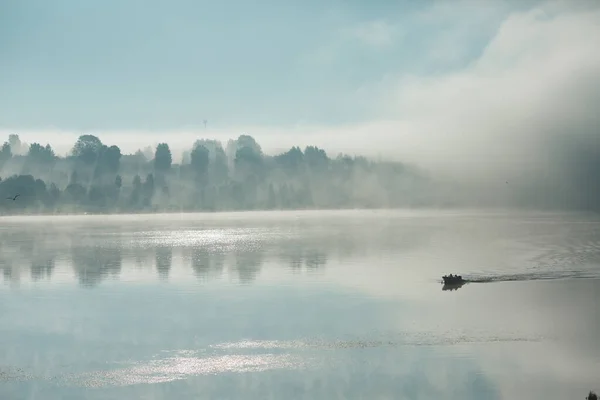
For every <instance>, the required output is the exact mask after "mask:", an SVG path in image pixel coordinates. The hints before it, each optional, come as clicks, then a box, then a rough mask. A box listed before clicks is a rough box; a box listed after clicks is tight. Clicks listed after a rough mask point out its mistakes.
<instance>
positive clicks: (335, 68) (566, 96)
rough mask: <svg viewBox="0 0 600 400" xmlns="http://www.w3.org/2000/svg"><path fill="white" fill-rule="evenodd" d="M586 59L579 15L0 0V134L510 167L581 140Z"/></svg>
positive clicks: (590, 23) (599, 28)
mask: <svg viewBox="0 0 600 400" xmlns="http://www.w3.org/2000/svg"><path fill="white" fill-rule="evenodd" d="M598 48H600V3H597V2H595V1H591V0H590V1H587V0H569V1H567V0H550V1H546V0H536V1H534V0H521V1H516V0H514V1H513V0H494V1H491V0H490V1H484V0H480V1H467V0H455V1H441V0H440V1H435V0H424V1H415V0H413V1H409V0H397V1H383V0H371V1H368V2H367V1H359V0H345V1H343V0H304V1H291V0H290V1H275V0H264V1H259V2H248V1H242V0H220V1H218V2H217V1H213V2H209V1H201V0H196V1H192V0H177V1H175V0H172V1H166V0H165V1H163V0H154V1H141V0H105V1H102V2H98V1H91V0H55V1H52V2H49V1H46V0H20V1H14V0H0V71H1V73H0V136H2V135H4V136H7V135H8V134H9V133H18V134H20V135H21V137H22V138H24V139H25V140H26V141H28V142H32V141H39V142H44V143H45V142H50V143H51V144H52V145H53V146H55V147H56V148H57V150H58V151H67V150H68V149H69V148H70V146H71V145H72V143H73V142H74V140H75V138H76V137H77V136H78V135H80V134H83V133H92V134H96V135H98V136H99V137H100V138H101V139H102V140H103V141H105V142H110V143H115V144H118V145H120V146H121V147H122V148H123V150H124V151H125V152H127V151H135V149H136V148H139V147H141V146H145V145H147V144H156V143H158V142H160V141H165V140H166V141H167V142H169V143H170V144H171V143H172V147H177V146H178V145H181V146H183V148H185V147H189V146H190V145H191V143H193V140H194V139H195V138H197V137H214V138H218V139H222V140H226V139H227V138H230V137H237V136H238V135H239V134H242V133H247V134H250V135H252V136H254V137H255V138H257V140H259V142H261V144H263V147H265V149H266V150H267V151H269V150H271V151H276V150H284V149H286V148H289V147H290V146H291V145H295V144H298V145H301V146H304V145H309V144H314V145H318V146H320V147H324V148H325V149H327V150H329V151H330V152H334V154H335V153H336V152H338V151H344V152H349V153H351V154H356V153H364V154H365V155H375V154H377V155H380V156H381V155H383V156H384V157H400V158H404V159H408V160H409V161H414V162H421V163H424V164H428V165H430V166H438V167H439V166H444V167H446V166H447V165H448V163H452V165H453V166H456V167H457V168H458V169H457V171H458V170H461V171H464V170H467V169H472V168H473V166H474V165H476V166H478V168H479V169H481V170H486V168H487V169H489V170H491V169H497V168H498V167H499V166H502V168H513V169H515V170H516V169H521V168H523V166H524V164H527V163H529V164H532V165H533V164H535V165H538V166H539V165H542V164H543V163H541V161H543V160H544V157H545V156H544V154H545V153H544V152H543V151H538V152H537V153H536V154H535V155H532V154H531V153H532V149H536V148H540V146H541V142H540V141H547V139H548V138H549V137H553V135H554V136H555V135H557V134H558V133H561V134H564V133H565V132H567V131H568V134H569V135H575V134H576V133H586V134H590V132H593V131H594V129H595V130H596V131H597V126H598V123H599V122H600V120H599V119H598V115H597V114H598V113H597V106H598V101H599V100H600V95H599V91H598V88H600V53H598V51H597V49H598ZM204 120H207V121H208V123H207V127H206V128H205V127H204V125H203V121H204ZM544 143H545V142H544ZM61 146H62V147H61Z"/></svg>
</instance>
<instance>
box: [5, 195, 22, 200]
mask: <svg viewBox="0 0 600 400" xmlns="http://www.w3.org/2000/svg"><path fill="white" fill-rule="evenodd" d="M19 196H20V194H17V195H16V196H15V197H7V198H6V199H7V200H12V201H15V200H16V199H17V197H19Z"/></svg>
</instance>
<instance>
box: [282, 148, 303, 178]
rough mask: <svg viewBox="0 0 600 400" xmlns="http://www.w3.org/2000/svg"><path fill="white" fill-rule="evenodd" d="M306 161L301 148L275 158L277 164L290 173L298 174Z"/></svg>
mask: <svg viewBox="0 0 600 400" xmlns="http://www.w3.org/2000/svg"><path fill="white" fill-rule="evenodd" d="M303 161H304V154H302V150H300V148H299V147H292V148H291V149H290V150H288V151H287V152H285V153H283V154H281V155H278V156H276V157H275V162H276V163H277V164H278V165H279V166H281V167H283V168H284V169H286V170H287V171H288V172H292V173H293V172H297V171H298V169H299V168H300V166H301V165H302V163H303Z"/></svg>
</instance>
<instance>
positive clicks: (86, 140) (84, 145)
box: [72, 135, 103, 165]
mask: <svg viewBox="0 0 600 400" xmlns="http://www.w3.org/2000/svg"><path fill="white" fill-rule="evenodd" d="M102 146H103V145H102V141H100V139H98V138H97V137H96V136H94V135H81V136H79V138H78V139H77V142H75V145H74V146H73V150H72V153H73V156H75V157H77V158H78V159H80V160H81V161H82V162H83V163H84V164H87V165H91V164H94V163H95V162H96V161H98V158H99V157H100V153H101V151H102Z"/></svg>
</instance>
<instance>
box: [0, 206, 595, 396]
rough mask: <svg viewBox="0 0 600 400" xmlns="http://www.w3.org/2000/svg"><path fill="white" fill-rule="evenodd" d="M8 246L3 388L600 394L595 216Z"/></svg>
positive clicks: (521, 216)
mask: <svg viewBox="0 0 600 400" xmlns="http://www.w3.org/2000/svg"><path fill="white" fill-rule="evenodd" d="M0 246H1V252H0V257H1V259H0V270H1V271H0V272H1V274H0V275H1V276H0V280H2V284H1V285H0V398H2V399H28V400H31V399H43V400H51V399H188V398H189V399H191V398H194V399H242V398H243V399H286V400H287V399H436V398H444V399H461V400H463V399H478V400H480V399H489V400H494V399H545V400H548V399H557V400H558V399H561V400H565V399H579V400H583V399H584V398H585V396H586V395H587V393H588V391H589V390H596V391H600V345H599V343H600V218H599V217H598V216H596V215H584V214H568V213H565V214H553V213H515V212H484V211H469V212H467V211H335V212H334V211H331V212H329V211H327V212H325V211H323V212H309V211H306V212H256V213H254V212H248V213H226V214H191V215H180V214H172V215H136V216H128V215H125V216H80V217H75V216H73V217H4V218H1V219H0ZM447 273H459V274H462V275H463V277H465V278H468V279H471V280H473V281H474V282H471V283H468V284H466V285H464V286H462V287H461V288H459V289H457V290H452V291H450V290H446V291H444V290H442V284H441V282H440V278H441V276H442V275H444V274H447Z"/></svg>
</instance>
